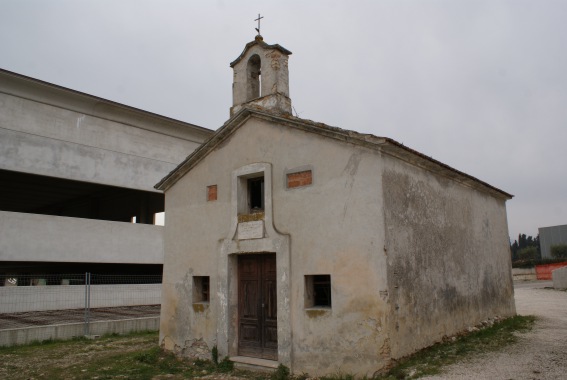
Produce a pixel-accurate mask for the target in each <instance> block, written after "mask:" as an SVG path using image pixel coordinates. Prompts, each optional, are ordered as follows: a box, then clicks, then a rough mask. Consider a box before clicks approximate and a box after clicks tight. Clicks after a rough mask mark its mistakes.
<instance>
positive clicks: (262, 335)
mask: <svg viewBox="0 0 567 380" xmlns="http://www.w3.org/2000/svg"><path fill="white" fill-rule="evenodd" d="M246 256H247V257H251V256H252V257H254V258H256V259H257V260H256V264H257V273H256V279H257V280H258V284H257V292H258V299H257V304H256V307H255V308H256V318H257V320H258V325H257V328H258V329H259V331H258V334H259V343H260V346H259V347H253V346H249V347H246V344H243V342H242V340H241V336H238V354H239V356H249V357H255V358H260V359H268V360H277V356H278V352H277V345H276V347H268V345H267V344H266V330H267V328H268V327H269V326H270V325H272V324H273V322H269V321H268V320H267V319H266V314H265V313H266V312H267V308H266V307H265V306H264V304H265V303H267V300H268V294H267V287H266V285H267V281H270V280H273V281H276V279H277V274H276V273H277V261H276V254H275V253H274V252H264V253H258V254H254V255H238V256H237V260H238V280H237V281H238V282H237V283H238V302H239V304H238V320H237V332H238V334H240V333H241V332H242V325H241V324H242V320H243V319H244V317H243V315H242V311H243V308H242V306H243V305H242V304H241V303H240V301H241V300H242V298H241V295H242V291H243V289H242V287H241V285H242V275H243V273H242V266H241V263H242V261H243V260H242V259H243V258H244V257H246ZM266 259H271V260H273V264H274V265H275V268H274V269H275V270H276V273H274V274H273V277H272V276H269V277H267V276H266V273H267V272H268V268H267V267H266V264H267V263H268V260H266ZM275 296H276V305H275V306H276V322H275V323H276V326H277V291H276V295H275ZM276 339H277V337H276Z"/></svg>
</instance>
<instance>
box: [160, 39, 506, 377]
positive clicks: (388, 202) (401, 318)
mask: <svg viewBox="0 0 567 380" xmlns="http://www.w3.org/2000/svg"><path fill="white" fill-rule="evenodd" d="M290 54H291V52H289V51H288V50H286V49H284V48H283V47H281V46H279V45H268V44H266V43H265V42H264V41H263V40H262V38H261V37H260V36H258V37H256V39H255V41H253V42H251V43H249V44H247V45H246V48H245V49H244V51H243V53H242V54H241V55H240V56H239V57H238V59H237V60H235V61H234V62H232V64H231V66H232V67H233V69H234V84H233V100H234V104H233V107H232V109H231V117H230V119H229V120H228V121H227V122H226V123H225V124H224V125H223V126H222V127H221V128H220V129H218V130H217V131H216V132H215V134H214V135H213V136H212V137H211V138H210V139H209V140H208V141H207V142H205V143H204V144H203V145H202V146H201V147H199V148H198V149H197V150H195V151H194V152H193V153H192V154H191V155H190V156H189V157H187V159H186V160H185V161H183V162H182V163H181V164H180V165H179V166H178V167H177V168H176V169H175V170H174V171H172V172H171V173H170V174H169V175H167V176H166V177H165V178H164V179H163V180H162V181H160V182H159V183H158V184H157V185H156V187H157V188H158V189H159V190H163V191H165V198H166V199H165V210H166V214H167V218H168V223H167V225H166V227H165V261H164V282H163V293H162V310H161V327H160V344H161V345H162V346H163V347H165V348H166V349H168V350H172V351H174V352H176V353H177V354H179V355H185V356H204V357H210V349H211V348H212V347H213V346H217V347H218V350H219V355H221V357H222V356H224V355H228V356H230V357H231V358H232V360H233V361H235V362H237V363H248V364H250V363H252V364H254V365H258V366H266V367H272V368H273V367H275V366H277V364H278V363H283V364H284V365H286V366H288V367H290V368H291V370H292V371H293V372H295V373H301V372H307V373H309V374H310V375H322V374H328V373H334V372H337V371H341V372H343V373H354V374H357V375H372V374H373V373H374V372H375V371H376V370H380V369H382V368H384V367H385V366H387V365H388V364H389V363H390V362H391V360H392V359H397V358H400V357H403V356H405V355H408V354H411V353H413V352H415V351H416V350H419V349H421V348H423V347H426V346H428V345H431V344H433V343H435V342H437V341H439V340H441V339H442V338H443V337H444V336H450V335H452V334H455V333H458V332H460V331H462V330H464V329H466V328H467V327H469V326H471V325H475V324H477V323H479V322H481V321H483V320H486V319H488V318H491V317H495V316H511V315H514V314H515V305H514V298H513V287H512V275H511V263H510V252H509V244H508V227H507V220H506V205H505V203H506V200H508V199H510V198H511V195H510V194H508V193H506V192H504V191H502V190H499V189H497V188H495V187H493V186H491V185H489V184H487V183H484V182H482V181H480V180H478V179H476V178H473V177H471V176H469V175H467V174H465V173H462V172H460V171H458V170H455V169H453V168H451V167H449V166H447V165H445V164H443V163H441V162H438V161H436V160H433V159H431V158H430V157H427V156H425V155H423V154H420V153H419V152H416V151H414V150H412V149H410V148H408V147H406V146H404V145H402V144H400V143H397V142H396V141H394V140H391V139H389V138H385V137H376V136H373V135H366V134H360V133H357V132H354V131H349V130H344V129H339V128H335V127H330V126H327V125H325V124H322V123H316V122H313V121H309V120H303V119H300V118H297V117H294V116H292V115H291V101H290V99H289V85H288V58H289V55H290Z"/></svg>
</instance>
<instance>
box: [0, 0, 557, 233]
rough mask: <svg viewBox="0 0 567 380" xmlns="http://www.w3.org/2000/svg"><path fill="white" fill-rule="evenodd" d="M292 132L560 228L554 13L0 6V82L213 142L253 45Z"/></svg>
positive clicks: (419, 0)
mask: <svg viewBox="0 0 567 380" xmlns="http://www.w3.org/2000/svg"><path fill="white" fill-rule="evenodd" d="M259 12H260V13H261V14H262V15H263V16H264V19H263V20H262V28H261V30H262V35H263V36H264V41H266V42H267V43H270V44H273V43H278V44H280V45H282V46H284V47H285V48H287V49H289V50H291V51H292V52H293V54H292V56H291V57H290V62H289V70H290V93H291V99H292V104H293V106H294V107H295V110H296V111H297V113H298V115H299V117H302V118H306V119H311V120H316V121H320V122H324V123H326V124H329V125H333V126H338V127H341V128H345V129H352V130H355V131H358V132H363V133H372V134H374V135H377V136H386V137H390V138H393V139H394V140H397V141H399V142H402V143H404V144H405V145H407V146H409V147H411V148H413V149H416V150H418V151H420V152H421V153H424V154H426V155H428V156H432V157H433V158H435V159H437V160H440V161H442V162H444V163H446V164H448V165H450V166H452V167H454V168H456V169H459V170H461V171H464V172H466V173H468V174H471V175H473V176H475V177H477V178H479V179H481V180H483V181H486V182H488V183H490V184H491V185H493V186H496V187H498V188H500V189H502V190H504V191H506V192H509V193H512V194H514V195H515V197H514V199H512V200H511V201H509V202H508V203H507V210H508V225H509V229H510V235H511V237H512V239H515V238H516V236H517V235H518V233H520V232H522V233H526V234H528V235H533V236H535V235H536V234H537V232H538V231H537V229H538V227H543V226H551V225H558V224H567V0H565V1H551V0H548V1H546V0H533V1H522V0H513V1H501V0H488V1H464V0H463V1H457V0H446V1H441V0H438V1H427V0H414V1H410V0H408V1H404V0H392V1H379V0H375V1H328V0H326V1H290V0H286V1H281V2H280V1H244V0H239V1H228V0H226V1H211V0H207V1H205V0H203V1H188V0H186V1H168V0H160V1H143V0H120V1H118V0H108V1H107V0H92V1H87V0H85V1H80V0H67V1H63V0H49V1H47V0H35V1H33V0H29V1H26V0H0V48H1V49H0V67H1V68H3V69H6V70H10V71H14V72H17V73H20V74H24V75H28V76H31V77H34V78H38V79H41V80H44V81H47V82H51V83H55V84H58V85H61V86H64V87H69V88H71V89H74V90H78V91H82V92H86V93H89V94H92V95H96V96H100V97H103V98H107V99H110V100H113V101H116V102H120V103H124V104H127V105H130V106H133V107H137V108H141V109H144V110H147V111H151V112H155V113H158V114H162V115H165V116H169V117H172V118H175V119H179V120H183V121H186V122H190V123H193V124H197V125H200V126H203V127H206V128H210V129H217V128H218V127H220V126H221V125H222V124H223V122H224V121H226V119H227V118H228V112H229V107H230V106H231V101H232V98H231V96H232V94H231V85H232V69H231V68H230V67H229V63H230V62H231V61H233V60H234V59H235V58H236V57H238V55H239V54H240V53H241V51H242V49H243V47H244V45H245V44H246V43H247V42H249V41H251V40H253V39H254V36H255V33H256V32H255V30H254V27H255V26H256V23H255V22H254V21H253V20H254V19H255V18H256V17H257V14H258V13H259Z"/></svg>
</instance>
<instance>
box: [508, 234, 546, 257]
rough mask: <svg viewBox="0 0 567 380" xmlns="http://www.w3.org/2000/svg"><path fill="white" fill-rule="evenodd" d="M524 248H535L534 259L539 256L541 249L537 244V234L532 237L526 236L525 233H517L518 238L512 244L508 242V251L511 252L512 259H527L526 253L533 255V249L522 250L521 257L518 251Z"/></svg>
mask: <svg viewBox="0 0 567 380" xmlns="http://www.w3.org/2000/svg"><path fill="white" fill-rule="evenodd" d="M526 248H535V249H536V251H535V252H536V253H535V257H533V259H534V260H536V259H539V258H541V249H540V246H539V234H538V235H537V236H536V237H535V238H533V237H531V236H527V235H526V234H519V235H518V240H514V242H513V243H512V244H510V251H511V253H512V261H517V260H527V258H525V256H526V255H533V251H531V250H530V251H524V252H523V254H522V255H523V256H524V257H521V255H520V252H521V251H522V250H524V249H526Z"/></svg>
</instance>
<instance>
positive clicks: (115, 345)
mask: <svg viewBox="0 0 567 380" xmlns="http://www.w3.org/2000/svg"><path fill="white" fill-rule="evenodd" d="M534 321H535V317H524V316H516V317H513V318H509V319H506V320H503V321H501V322H499V323H496V324H494V325H493V326H491V327H487V328H484V329H481V330H479V331H475V332H472V333H470V334H467V335H463V336H460V337H456V338H455V339H454V340H452V339H451V340H449V341H448V342H445V343H440V344H436V345H434V346H432V347H429V348H427V349H425V350H422V351H420V352H418V353H416V354H414V355H411V356H409V357H407V358H404V359H401V360H399V361H398V362H397V364H396V366H395V367H393V368H392V369H391V370H390V371H389V372H388V373H386V374H384V375H381V376H377V377H375V378H374V379H376V380H377V379H390V380H391V379H413V378H418V377H422V376H425V375H431V374H436V373H439V372H440V371H441V370H442V368H443V367H444V366H446V365H449V364H453V363H455V362H457V361H459V360H462V359H463V358H464V357H466V356H467V355H470V354H475V353H481V352H489V351H494V350H497V349H499V348H501V347H503V346H505V345H507V344H510V343H513V342H515V341H516V340H517V337H516V336H515V335H514V332H518V331H526V330H529V329H530V328H531V327H532V326H533V323H534ZM211 354H212V353H211ZM212 356H213V355H212ZM216 356H217V362H218V364H215V363H214V362H213V360H194V361H189V360H182V359H179V358H177V357H176V356H175V355H173V354H172V353H170V352H166V351H163V350H162V349H161V348H159V347H158V333H157V332H142V333H135V334H129V335H121V336H112V335H110V336H104V337H102V338H100V339H95V340H89V339H76V340H70V341H47V342H37V343H34V344H30V345H25V346H17V347H4V348H0V363H4V364H3V365H2V366H0V378H5V379H29V378H34V379H60V378H65V379H94V378H97V379H99V380H103V379H119V378H121V379H140V380H144V379H148V380H149V379H152V378H154V377H157V378H160V379H161V378H165V377H171V378H173V379H190V378H195V377H203V376H207V375H214V374H220V373H231V375H233V376H238V377H241V378H245V379H251V380H305V379H306V378H307V377H308V375H307V374H301V375H296V376H294V375H292V374H290V371H289V368H287V367H285V366H283V365H280V366H279V367H278V369H277V370H276V371H275V372H273V373H272V374H260V373H254V372H247V371H242V370H235V369H233V363H232V362H231V361H230V360H229V359H228V358H226V357H225V358H224V359H223V360H219V359H218V351H217V354H216ZM212 359H214V356H213V357H212ZM168 375H169V376H168ZM354 379H355V377H354V376H353V375H351V374H344V373H336V374H334V375H330V376H324V377H321V380H354ZM363 379H366V378H363Z"/></svg>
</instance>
